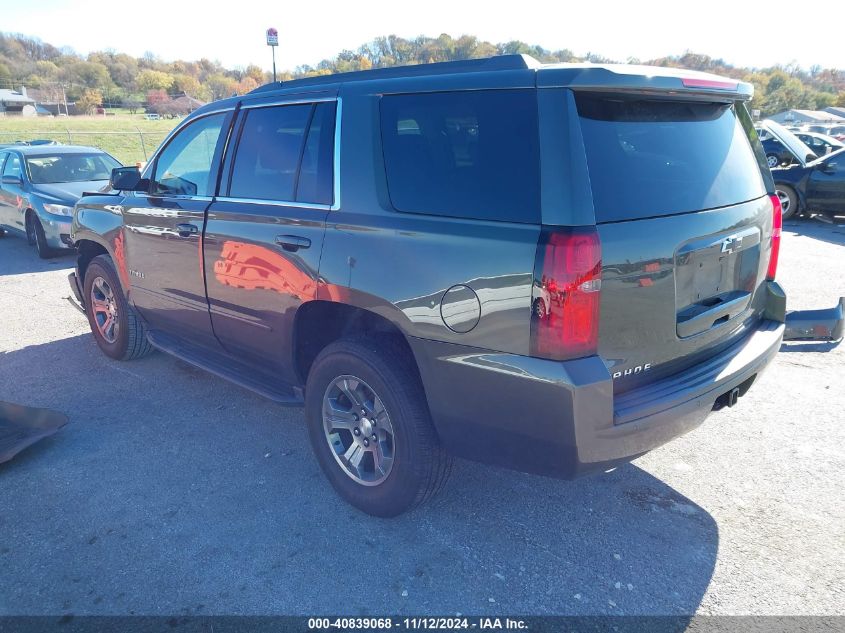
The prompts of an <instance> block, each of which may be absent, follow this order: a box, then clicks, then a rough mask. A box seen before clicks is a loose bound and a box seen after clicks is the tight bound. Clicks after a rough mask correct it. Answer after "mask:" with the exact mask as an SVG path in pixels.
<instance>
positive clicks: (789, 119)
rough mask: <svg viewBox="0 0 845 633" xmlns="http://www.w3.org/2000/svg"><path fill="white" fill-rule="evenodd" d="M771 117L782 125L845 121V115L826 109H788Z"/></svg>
mask: <svg viewBox="0 0 845 633" xmlns="http://www.w3.org/2000/svg"><path fill="white" fill-rule="evenodd" d="M839 109H841V108H839ZM828 110H830V108H828ZM769 118H770V119H771V120H772V121H775V122H776V123H780V124H782V125H790V124H796V123H845V117H843V116H837V115H836V114H835V113H833V112H828V111H825V110H786V111H785V112H778V113H777V114H773V115H772V116H770V117H769Z"/></svg>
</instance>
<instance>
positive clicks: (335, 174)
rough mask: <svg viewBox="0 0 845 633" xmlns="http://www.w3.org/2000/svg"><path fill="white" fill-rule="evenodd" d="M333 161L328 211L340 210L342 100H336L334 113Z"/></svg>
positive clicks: (339, 98)
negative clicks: (330, 201) (332, 187)
mask: <svg viewBox="0 0 845 633" xmlns="http://www.w3.org/2000/svg"><path fill="white" fill-rule="evenodd" d="M334 117H335V118H334V160H333V162H332V181H333V183H332V184H333V185H334V189H333V190H332V204H331V205H330V206H329V210H330V211H338V210H340V128H341V125H340V124H341V121H342V120H343V99H341V97H340V96H338V98H337V108H336V109H335V113H334Z"/></svg>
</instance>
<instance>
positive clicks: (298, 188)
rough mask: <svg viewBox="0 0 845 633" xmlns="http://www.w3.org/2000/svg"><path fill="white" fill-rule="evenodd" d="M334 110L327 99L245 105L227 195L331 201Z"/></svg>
mask: <svg viewBox="0 0 845 633" xmlns="http://www.w3.org/2000/svg"><path fill="white" fill-rule="evenodd" d="M334 113H335V104H334V103H328V102H326V103H317V104H310V103H309V104H298V105H285V106H272V107H266V108H255V109H251V110H247V111H246V115H245V119H244V122H243V128H242V131H241V135H240V141H239V142H238V147H237V150H236V153H235V160H234V164H233V166H232V179H231V185H230V187H229V195H230V196H232V197H236V198H250V199H256V200H278V201H285V202H294V201H298V202H308V203H320V204H331V202H332V162H333V161H332V157H333V146H334V116H335V114H334Z"/></svg>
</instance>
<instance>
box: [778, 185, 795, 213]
mask: <svg viewBox="0 0 845 633" xmlns="http://www.w3.org/2000/svg"><path fill="white" fill-rule="evenodd" d="M775 193H776V194H777V196H778V199H779V200H780V208H781V211H782V213H783V215H785V216H788V215H789V208H790V207H791V206H792V201H791V200H790V199H789V195H788V194H787V193H786V192H785V191H783V190H782V189H777V190H776V191H775Z"/></svg>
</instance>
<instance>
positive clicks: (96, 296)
mask: <svg viewBox="0 0 845 633" xmlns="http://www.w3.org/2000/svg"><path fill="white" fill-rule="evenodd" d="M91 310H92V311H93V313H94V323H95V324H96V325H97V331H98V332H99V333H100V336H101V337H102V338H103V340H104V341H105V342H106V343H110V344H111V343H114V342H115V341H116V340H117V335H118V331H119V328H120V325H119V323H118V320H117V317H118V313H117V299H116V298H115V296H114V291H113V290H112V289H111V286H109V282H108V281H106V280H105V279H103V278H102V277H96V278H95V279H94V282H93V283H92V284H91Z"/></svg>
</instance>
